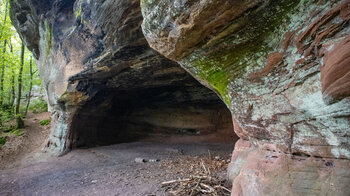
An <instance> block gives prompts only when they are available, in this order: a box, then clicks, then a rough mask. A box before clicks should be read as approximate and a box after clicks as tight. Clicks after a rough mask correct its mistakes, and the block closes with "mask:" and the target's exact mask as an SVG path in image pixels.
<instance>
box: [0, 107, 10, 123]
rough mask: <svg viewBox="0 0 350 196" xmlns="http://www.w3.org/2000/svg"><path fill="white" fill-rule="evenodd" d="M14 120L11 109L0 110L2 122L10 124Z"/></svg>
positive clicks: (3, 108)
mask: <svg viewBox="0 0 350 196" xmlns="http://www.w3.org/2000/svg"><path fill="white" fill-rule="evenodd" d="M11 119H13V110H12V108H11V107H2V108H0V121H1V122H3V123H4V122H8V121H10V120H11Z"/></svg>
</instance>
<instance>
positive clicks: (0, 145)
mask: <svg viewBox="0 0 350 196" xmlns="http://www.w3.org/2000/svg"><path fill="white" fill-rule="evenodd" d="M5 143H6V137H0V148H1V147H2V146H3V145H4V144H5Z"/></svg>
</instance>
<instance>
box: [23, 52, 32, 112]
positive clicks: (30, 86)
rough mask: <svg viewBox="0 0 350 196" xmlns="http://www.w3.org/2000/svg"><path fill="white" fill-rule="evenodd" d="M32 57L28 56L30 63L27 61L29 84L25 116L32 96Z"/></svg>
mask: <svg viewBox="0 0 350 196" xmlns="http://www.w3.org/2000/svg"><path fill="white" fill-rule="evenodd" d="M32 67H33V66H32V57H30V63H29V72H30V84H29V92H28V101H27V106H26V110H25V112H24V116H27V112H28V108H29V104H30V98H31V97H32V88H33V68H32Z"/></svg>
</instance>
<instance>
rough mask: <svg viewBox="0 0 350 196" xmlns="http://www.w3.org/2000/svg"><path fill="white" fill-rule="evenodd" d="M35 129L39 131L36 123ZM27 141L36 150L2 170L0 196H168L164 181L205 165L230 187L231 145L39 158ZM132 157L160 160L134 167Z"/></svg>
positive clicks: (141, 147)
mask: <svg viewBox="0 0 350 196" xmlns="http://www.w3.org/2000/svg"><path fill="white" fill-rule="evenodd" d="M35 118H36V117H35ZM32 120H34V119H32ZM28 126H31V125H30V124H28ZM33 126H37V125H36V123H35V122H34V121H33ZM39 129H42V128H40V127H39ZM38 131H39V130H38ZM41 131H42V132H45V134H46V132H47V131H46V130H45V129H42V130H41ZM38 133H40V131H39V132H38ZM28 136H30V135H29V134H28ZM32 136H35V134H33V135H32ZM30 137H31V136H30ZM30 137H29V138H27V140H28V141H30V142H29V143H31V142H32V144H31V145H35V146H36V147H33V148H32V149H29V148H28V151H31V150H32V151H31V152H28V151H27V150H23V151H22V152H21V153H19V154H17V155H15V156H12V159H17V161H16V164H13V165H12V166H8V167H6V168H2V169H1V170H0V195H123V196H124V195H130V196H137V195H142V196H144V195H169V191H170V190H171V188H174V187H162V185H161V183H162V182H164V181H169V180H174V179H183V178H188V177H189V176H191V175H199V174H200V172H201V171H202V170H203V165H205V166H204V167H205V168H212V170H213V171H212V173H215V174H213V176H215V177H216V178H218V179H219V180H221V181H222V182H220V184H222V185H224V186H226V187H228V186H229V183H227V181H225V178H226V167H227V162H226V159H229V157H230V155H229V154H230V153H231V152H232V149H233V144H227V143H226V144H188V143H187V144H180V143H172V144H165V143H157V142H134V143H124V144H116V145H111V146H104V147H96V148H90V149H78V150H74V151H72V152H70V153H69V154H67V155H65V156H63V157H48V156H47V155H45V154H44V155H43V154H41V153H38V151H39V152H40V147H41V144H40V145H37V144H36V142H35V141H34V140H35V138H30ZM35 137H38V136H35ZM40 137H41V136H40ZM38 140H42V139H38ZM24 143H25V142H24ZM27 145H28V144H27ZM27 145H26V144H24V145H23V146H27ZM27 147H28V146H27ZM208 150H209V152H210V159H209V158H208V157H209V153H208ZM135 158H144V159H159V161H158V162H146V163H137V162H135ZM208 160H210V162H208ZM6 162H7V164H9V163H10V162H11V161H10V160H7V161H6ZM210 164H212V165H214V166H215V167H211V165H210ZM228 188H229V187H228ZM222 194H223V193H222ZM200 195H203V194H200ZM225 195H229V193H227V192H226V193H225Z"/></svg>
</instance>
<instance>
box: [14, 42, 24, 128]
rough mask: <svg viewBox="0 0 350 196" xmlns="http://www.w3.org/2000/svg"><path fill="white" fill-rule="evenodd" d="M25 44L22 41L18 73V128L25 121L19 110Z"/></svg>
mask: <svg viewBox="0 0 350 196" xmlns="http://www.w3.org/2000/svg"><path fill="white" fill-rule="evenodd" d="M24 49H25V48H24V44H23V42H22V48H21V58H20V64H19V66H20V67H19V74H18V93H17V104H16V124H17V129H21V128H23V127H24V122H23V119H22V116H21V114H20V112H19V108H20V106H21V97H22V76H23V75H22V74H23V65H24Z"/></svg>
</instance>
